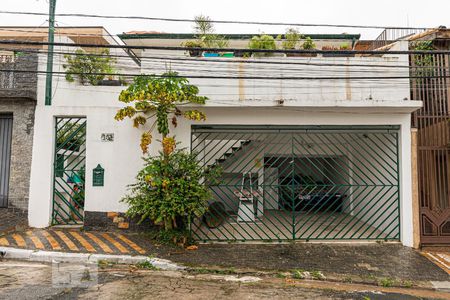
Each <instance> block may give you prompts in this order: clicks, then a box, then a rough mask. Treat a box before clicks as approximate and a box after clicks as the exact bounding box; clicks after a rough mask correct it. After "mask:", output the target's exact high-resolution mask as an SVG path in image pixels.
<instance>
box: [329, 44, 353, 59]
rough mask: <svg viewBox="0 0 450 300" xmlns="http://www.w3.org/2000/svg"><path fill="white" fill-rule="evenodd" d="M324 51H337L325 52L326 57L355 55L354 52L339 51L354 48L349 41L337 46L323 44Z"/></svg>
mask: <svg viewBox="0 0 450 300" xmlns="http://www.w3.org/2000/svg"><path fill="white" fill-rule="evenodd" d="M322 50H324V51H334V52H335V53H323V56H324V57H353V56H355V54H354V53H339V51H349V50H352V48H351V46H350V45H349V44H348V43H344V44H341V45H340V46H339V47H336V46H323V47H322Z"/></svg>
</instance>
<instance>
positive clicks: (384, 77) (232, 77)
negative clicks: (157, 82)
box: [0, 69, 450, 80]
mask: <svg viewBox="0 0 450 300" xmlns="http://www.w3.org/2000/svg"><path fill="white" fill-rule="evenodd" d="M0 72H15V73H36V74H48V73H50V74H70V75H84V74H85V73H82V72H57V71H34V70H15V69H0ZM89 75H98V76H109V75H115V76H123V77H146V76H149V75H147V74H141V73H139V74H126V73H105V72H93V73H89ZM152 76H155V77H160V78H163V77H169V76H167V75H165V74H152ZM170 77H173V78H188V79H189V78H190V79H251V80H261V79H264V80H355V79H356V80H389V79H423V78H424V77H423V76H353V77H337V76H336V77H330V76H321V77H312V76H310V77H306V76H303V77H300V76H297V77H294V76H215V75H185V76H184V75H183V76H181V75H170ZM426 78H450V75H443V76H426Z"/></svg>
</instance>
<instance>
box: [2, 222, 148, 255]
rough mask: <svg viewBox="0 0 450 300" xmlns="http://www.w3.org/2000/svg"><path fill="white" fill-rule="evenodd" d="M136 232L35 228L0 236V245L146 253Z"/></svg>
mask: <svg viewBox="0 0 450 300" xmlns="http://www.w3.org/2000/svg"><path fill="white" fill-rule="evenodd" d="M135 238H136V236H133V237H131V236H129V235H124V234H119V233H108V232H84V231H81V230H76V229H56V228H55V229H48V230H44V229H35V230H28V231H24V232H15V233H11V234H8V235H6V236H3V237H0V246H3V247H14V248H21V249H36V250H49V251H63V252H84V253H102V254H127V255H134V254H139V255H143V254H147V251H146V250H144V248H142V247H141V246H139V245H138V243H136V242H134V241H133V239H135Z"/></svg>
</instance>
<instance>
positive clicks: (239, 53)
mask: <svg viewBox="0 0 450 300" xmlns="http://www.w3.org/2000/svg"><path fill="white" fill-rule="evenodd" d="M234 57H250V53H249V52H244V51H234Z"/></svg>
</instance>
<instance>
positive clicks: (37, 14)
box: [0, 10, 432, 30]
mask: <svg viewBox="0 0 450 300" xmlns="http://www.w3.org/2000/svg"><path fill="white" fill-rule="evenodd" d="M0 14H13V15H33V16H48V13H41V12H23V11H6V10H0ZM55 16H56V17H80V18H101V19H122V20H123V19H126V20H146V21H164V22H183V23H193V22H196V20H195V19H177V18H159V17H145V16H118V15H98V14H81V13H70V14H69V13H57V14H55ZM208 21H209V22H211V23H216V24H240V25H268V26H294V27H336V28H360V29H399V30H401V29H406V30H427V29H432V28H427V27H404V26H381V25H350V24H325V23H324V24H320V23H319V24H310V23H289V22H262V21H236V20H208Z"/></svg>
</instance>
